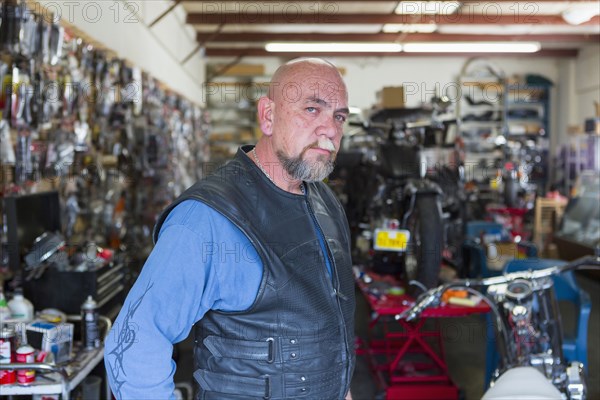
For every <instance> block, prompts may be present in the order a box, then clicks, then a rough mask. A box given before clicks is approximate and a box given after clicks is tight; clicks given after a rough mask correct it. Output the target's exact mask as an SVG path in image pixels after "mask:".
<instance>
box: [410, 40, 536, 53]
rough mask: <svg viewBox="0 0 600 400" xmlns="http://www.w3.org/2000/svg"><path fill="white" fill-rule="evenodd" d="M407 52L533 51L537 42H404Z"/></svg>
mask: <svg viewBox="0 0 600 400" xmlns="http://www.w3.org/2000/svg"><path fill="white" fill-rule="evenodd" d="M403 48H404V51H405V52H407V53H535V52H536V51H538V50H540V48H541V46H540V44H539V43H538V42H441V43H433V42H432V43H406V44H404V45H403Z"/></svg>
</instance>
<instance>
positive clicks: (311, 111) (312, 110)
mask: <svg viewBox="0 0 600 400" xmlns="http://www.w3.org/2000/svg"><path fill="white" fill-rule="evenodd" d="M306 111H308V112H309V113H315V112H317V108H316V107H306Z"/></svg>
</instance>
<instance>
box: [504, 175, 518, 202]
mask: <svg viewBox="0 0 600 400" xmlns="http://www.w3.org/2000/svg"><path fill="white" fill-rule="evenodd" d="M518 202H519V182H518V181H517V180H515V179H507V180H506V182H505V183H504V203H505V204H506V206H507V207H512V208H514V207H517V206H518Z"/></svg>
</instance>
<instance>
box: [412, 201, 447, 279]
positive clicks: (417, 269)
mask: <svg viewBox="0 0 600 400" xmlns="http://www.w3.org/2000/svg"><path fill="white" fill-rule="evenodd" d="M408 230H409V231H410V234H411V239H410V244H409V246H408V249H407V253H406V261H405V265H406V275H407V278H408V280H417V281H419V282H421V283H422V284H423V285H425V286H426V287H427V288H428V289H429V288H432V287H435V286H437V284H438V280H439V275H440V268H441V264H442V250H443V235H444V233H443V226H442V210H441V208H440V204H439V202H438V199H437V196H418V197H417V199H416V201H415V209H414V210H413V212H412V214H411V216H410V217H409V219H408Z"/></svg>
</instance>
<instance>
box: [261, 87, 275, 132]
mask: <svg viewBox="0 0 600 400" xmlns="http://www.w3.org/2000/svg"><path fill="white" fill-rule="evenodd" d="M274 108H275V104H274V103H273V101H272V100H271V99H269V98H268V97H266V96H264V97H261V98H260V99H258V123H259V125H260V130H261V131H262V133H263V134H264V135H266V136H271V135H272V134H273V111H274V110H273V109H274Z"/></svg>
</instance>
